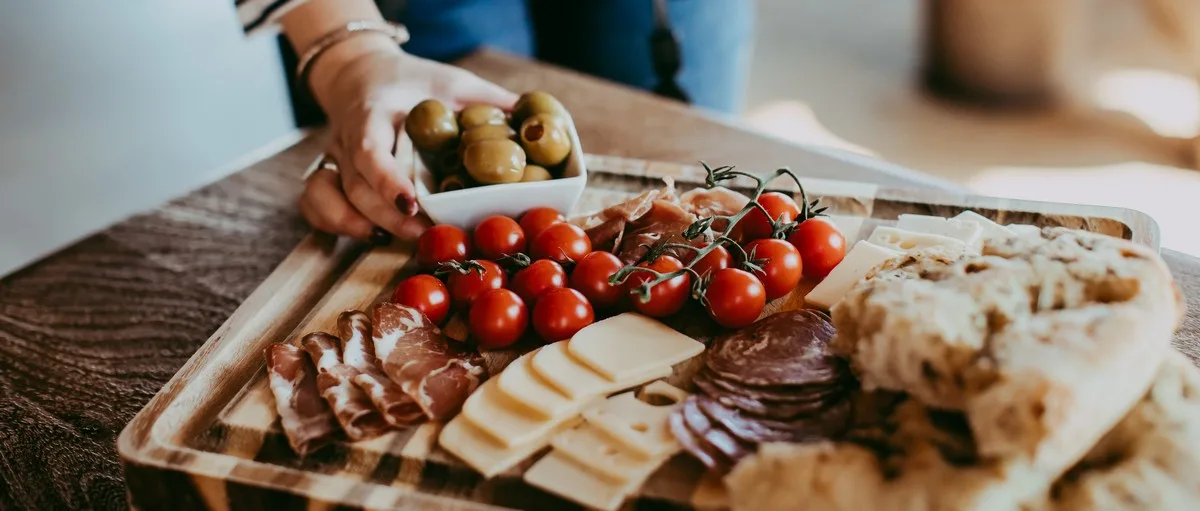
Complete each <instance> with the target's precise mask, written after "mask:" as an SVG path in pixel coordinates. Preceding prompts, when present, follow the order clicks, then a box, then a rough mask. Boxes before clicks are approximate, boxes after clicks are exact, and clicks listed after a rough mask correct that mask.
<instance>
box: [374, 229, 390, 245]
mask: <svg viewBox="0 0 1200 511" xmlns="http://www.w3.org/2000/svg"><path fill="white" fill-rule="evenodd" d="M391 242H392V233H390V232H387V231H385V230H383V228H382V227H376V228H374V229H371V244H372V245H387V244H388V243H391Z"/></svg>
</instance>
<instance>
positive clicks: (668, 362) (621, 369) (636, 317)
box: [567, 312, 704, 382]
mask: <svg viewBox="0 0 1200 511" xmlns="http://www.w3.org/2000/svg"><path fill="white" fill-rule="evenodd" d="M567 351H569V352H570V354H571V356H573V357H575V359H576V360H578V361H580V362H583V364H584V365H586V366H588V367H590V368H592V369H593V370H595V371H596V372H597V373H600V374H601V375H603V376H604V377H605V378H608V379H609V381H614V382H617V381H622V380H627V379H629V378H632V377H635V376H637V375H640V374H645V373H646V372H648V371H651V370H653V369H654V368H658V367H671V366H673V365H675V364H678V363H680V362H683V361H684V360H687V359H689V358H692V357H694V356H696V355H699V354H700V352H702V351H704V344H702V343H700V342H699V341H696V340H695V339H692V338H691V337H688V336H686V335H683V334H681V333H679V332H676V331H675V330H674V329H672V328H671V327H669V326H667V325H664V324H663V323H662V322H660V321H658V320H655V319H653V318H650V317H648V316H644V315H641V314H637V313H634V312H626V313H623V314H618V315H616V316H613V317H611V318H608V319H605V320H604V321H599V322H596V323H592V324H591V325H588V326H586V327H584V328H583V330H580V331H579V332H578V333H576V334H575V336H574V337H572V338H571V340H569V341H567Z"/></svg>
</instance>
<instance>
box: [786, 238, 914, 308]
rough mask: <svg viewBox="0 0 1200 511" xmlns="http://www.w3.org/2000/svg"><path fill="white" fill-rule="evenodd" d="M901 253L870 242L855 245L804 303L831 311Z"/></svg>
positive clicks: (806, 297) (810, 292) (809, 294)
mask: <svg viewBox="0 0 1200 511" xmlns="http://www.w3.org/2000/svg"><path fill="white" fill-rule="evenodd" d="M901 253H902V252H900V251H897V250H892V249H889V248H884V247H881V246H879V245H876V244H874V243H871V242H869V241H860V242H858V243H855V244H854V247H853V248H851V249H850V252H849V253H847V254H846V257H844V258H843V259H842V262H841V263H838V265H837V266H835V267H834V268H833V271H831V272H829V275H826V276H825V280H822V281H821V282H820V283H819V284H817V286H816V287H814V288H813V290H812V291H809V293H808V295H806V296H805V297H804V301H806V302H808V303H810V304H812V305H815V306H817V307H820V308H822V309H825V310H829V309H830V308H831V307H833V304H835V303H837V302H839V301H841V299H842V297H843V296H845V295H846V293H847V292H849V291H850V288H851V287H853V286H854V284H856V283H858V281H859V280H861V279H862V278H863V277H865V276H866V275H867V272H869V271H871V269H872V268H874V267H876V266H879V265H880V264H883V262H884V261H887V260H888V259H891V258H893V257H896V256H898V255H900V254H901Z"/></svg>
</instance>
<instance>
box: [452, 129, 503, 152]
mask: <svg viewBox="0 0 1200 511" xmlns="http://www.w3.org/2000/svg"><path fill="white" fill-rule="evenodd" d="M489 138H507V139H509V140H512V141H513V142H516V141H517V132H515V131H513V129H512V128H510V127H508V126H507V125H504V124H501V125H494V124H488V125H484V126H476V127H474V128H471V129H469V130H466V131H464V132H463V134H462V138H461V139H460V140H459V142H458V154H460V155H461V154H463V153H465V152H466V150H467V147H468V146H470V145H471V144H473V143H475V142H478V141H480V140H485V139H489Z"/></svg>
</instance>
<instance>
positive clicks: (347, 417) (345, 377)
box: [300, 332, 388, 441]
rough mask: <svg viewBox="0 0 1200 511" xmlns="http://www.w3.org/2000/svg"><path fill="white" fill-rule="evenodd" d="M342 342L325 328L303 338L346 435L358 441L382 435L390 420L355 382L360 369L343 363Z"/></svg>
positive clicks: (319, 379) (334, 412) (326, 397)
mask: <svg viewBox="0 0 1200 511" xmlns="http://www.w3.org/2000/svg"><path fill="white" fill-rule="evenodd" d="M339 344H340V341H339V340H338V338H337V337H334V336H333V335H330V334H327V333H325V332H313V333H311V334H308V335H305V336H304V338H303V339H301V341H300V345H301V346H303V347H304V350H305V351H307V352H308V355H309V357H311V358H312V360H313V363H314V364H316V366H317V388H318V389H320V391H321V396H323V397H324V398H325V401H327V402H329V406H330V407H331V408H333V414H334V417H336V418H337V421H338V423H339V424H341V425H342V430H343V431H345V432H346V437H347V438H349V439H350V440H352V441H358V440H363V439H367V438H373V437H376V436H379V435H381V434H383V433H384V432H385V431H387V429H388V424H387V422H386V421H385V420H384V418H383V415H382V414H380V413H379V411H378V410H376V409H375V405H374V403H372V402H371V398H370V397H369V396H368V395H367V393H366V391H364V390H363V389H361V388H360V387H359V386H357V385H355V384H354V382H353V379H354V378H355V377H356V376H358V375H359V374H360V373H359V371H358V370H357V369H355V368H353V367H350V366H349V365H346V364H343V363H342V358H341V354H340V353H339V346H338V345H339Z"/></svg>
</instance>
